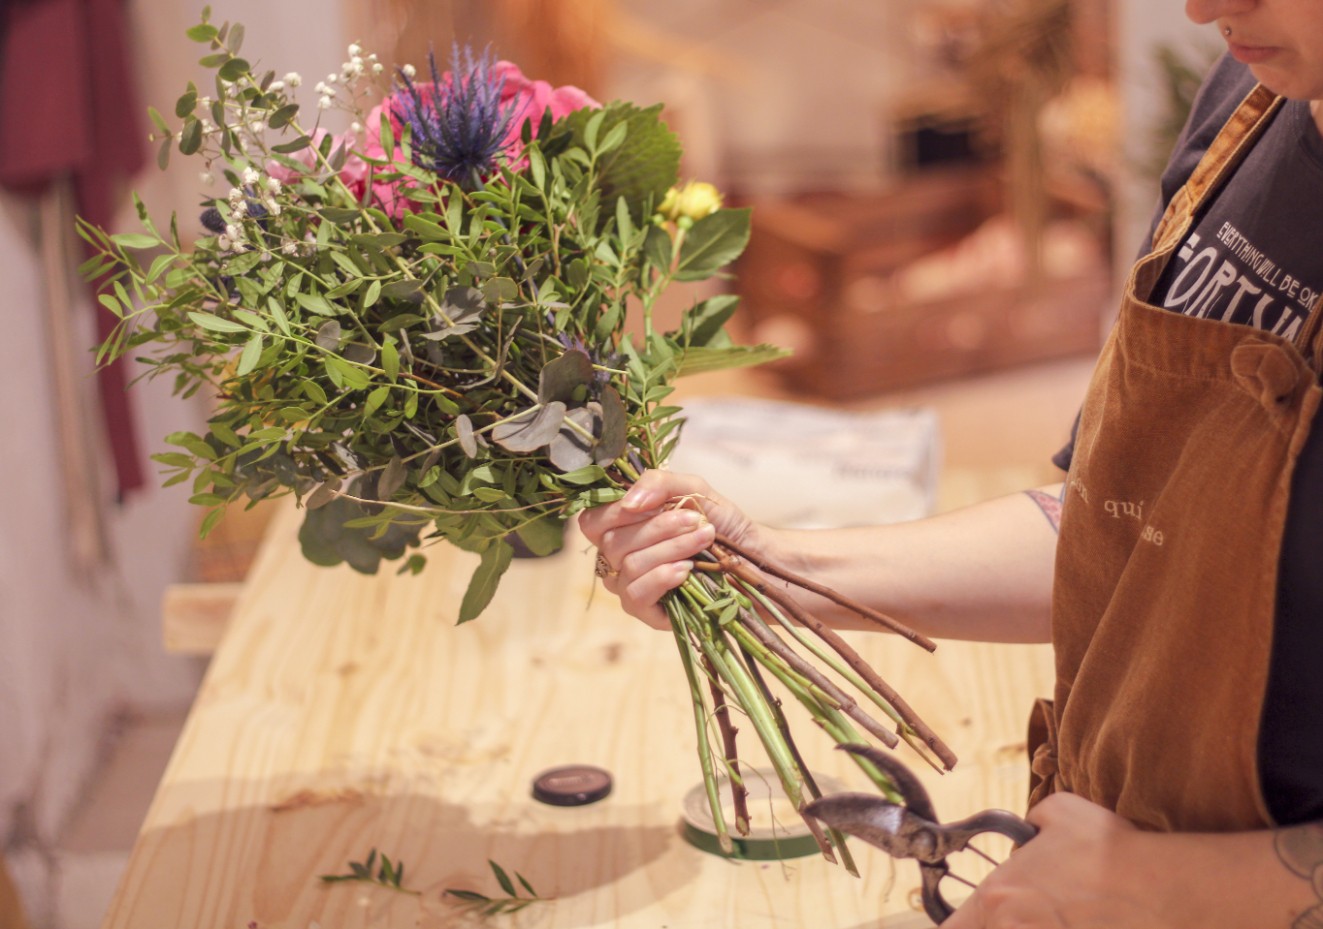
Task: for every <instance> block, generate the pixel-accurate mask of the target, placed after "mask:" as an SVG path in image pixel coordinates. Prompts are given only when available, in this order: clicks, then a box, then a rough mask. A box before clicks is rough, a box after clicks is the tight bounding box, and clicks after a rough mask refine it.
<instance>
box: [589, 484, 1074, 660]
mask: <svg viewBox="0 0 1323 929" xmlns="http://www.w3.org/2000/svg"><path fill="white" fill-rule="evenodd" d="M1058 491H1059V488H1058V487H1052V488H1044V489H1042V491H1041V492H1040V493H1041V496H1040V497H1034V496H1030V495H1027V494H1015V495H1012V496H1009V497H1002V498H998V499H996V500H991V501H988V502H987V503H982V504H979V505H977V506H972V507H968V508H966V509H963V510H959V511H956V512H953V513H948V514H944V515H942V516H938V517H934V518H931V519H924V520H918V521H915V522H911V523H900V524H896V525H888V526H875V527H866V528H857V529H837V530H815V531H787V530H774V529H769V528H767V527H765V526H759V525H758V524H756V523H753V522H752V521H750V520H749V519H748V517H747V516H745V515H744V514H743V513H742V512H740V511H739V510H738V508H736V507H735V506H733V505H732V504H731V503H729V502H728V501H726V500H725V499H724V498H723V497H721V496H720V495H719V494H718V493H717V492H716V491H714V490H713V489H712V488H711V487H709V486H708V485H707V484H706V483H704V482H703V481H702V480H700V479H698V478H694V477H690V476H686V475H678V474H671V473H669V472H661V471H650V472H648V473H647V474H645V475H644V476H643V478H642V479H641V480H640V481H639V483H638V484H637V485H636V486H635V487H634V488H633V490H631V492H630V494H629V495H628V496H626V498H625V499H624V500H622V501H620V502H619V503H615V504H611V505H608V506H604V507H598V508H596V509H594V510H590V511H588V512H586V513H584V514H583V515H582V517H581V518H580V524H581V526H582V527H583V530H584V533H585V535H587V537H588V538H589V540H590V541H592V542H593V543H594V544H595V545H597V546H598V548H599V549H600V550H601V551H602V553H603V554H604V555H605V556H606V558H607V561H608V562H609V563H610V564H611V565H612V566H613V567H614V569H615V570H617V571H619V574H618V575H617V576H614V577H610V578H608V579H606V586H607V588H608V589H610V590H612V591H613V592H615V593H616V594H617V595H619V596H620V599H621V602H622V604H623V605H624V606H625V609H626V610H628V611H629V612H630V613H632V614H633V615H635V616H638V617H639V618H641V619H643V620H644V621H646V622H648V623H649V624H651V625H656V626H664V625H665V618H664V615H663V614H662V612H661V610H660V608H659V607H657V600H658V599H659V598H660V596H661V595H662V594H663V593H664V592H665V591H667V590H669V589H671V588H672V587H675V586H676V585H678V584H679V583H680V582H681V581H682V580H683V579H684V577H685V575H686V574H687V573H688V570H689V568H690V566H691V562H690V561H689V559H691V558H692V557H693V556H694V555H695V554H696V553H697V552H699V551H701V550H702V549H703V548H704V547H706V546H707V545H709V544H711V542H712V539H713V537H714V535H715V534H716V533H720V535H721V536H722V537H724V538H728V539H731V540H732V541H734V542H735V543H736V544H737V545H739V546H740V547H741V548H742V549H744V550H745V551H747V552H748V553H749V554H750V555H751V556H752V557H754V558H755V559H757V558H765V559H769V560H770V561H772V562H774V563H776V564H779V565H781V566H783V567H785V568H788V569H789V570H791V571H792V572H794V573H795V574H799V575H802V576H805V577H809V578H811V579H813V580H815V581H817V582H818V583H820V584H824V585H826V586H828V587H832V588H834V589H836V590H838V591H840V592H841V593H843V594H845V595H846V596H848V597H851V598H853V599H856V600H859V601H861V602H863V603H865V604H868V605H869V606H872V607H874V608H876V609H878V610H881V611H883V612H885V613H889V614H891V615H893V616H895V617H896V618H897V619H900V620H902V621H904V622H906V623H907V624H910V625H912V626H914V627H915V628H916V629H918V630H920V631H921V632H924V633H925V634H927V635H930V636H935V637H941V638H962V639H976V640H984V641H1001V642H1043V641H1047V639H1048V634H1049V611H1050V603H1051V587H1052V570H1053V561H1054V557H1055V551H1056V532H1055V525H1054V523H1053V521H1052V519H1051V518H1049V514H1048V513H1047V512H1046V511H1045V509H1044V506H1043V504H1044V501H1050V500H1053V499H1055V498H1056V496H1057V493H1058ZM678 497H688V498H689V500H691V501H692V502H693V504H694V505H695V506H698V507H701V508H702V512H703V514H704V516H705V517H706V520H707V523H706V524H705V523H704V522H703V519H702V518H700V516H699V515H698V513H697V512H694V511H693V510H686V509H679V510H666V509H665V505H666V504H667V503H668V502H669V501H671V500H673V499H675V498H678ZM802 599H803V601H804V605H805V606H806V607H808V608H809V609H810V610H812V611H813V612H814V613H815V614H816V615H818V616H819V617H820V618H821V619H823V620H825V621H826V622H828V623H831V624H832V625H835V626H837V627H839V628H876V627H875V626H872V625H871V624H870V623H868V621H866V620H860V619H858V618H856V617H854V616H852V615H849V614H847V613H845V612H844V611H842V610H840V609H839V608H837V607H834V606H832V605H831V604H828V603H826V602H825V601H822V600H819V599H817V598H813V597H809V596H804V597H803V598H802Z"/></svg>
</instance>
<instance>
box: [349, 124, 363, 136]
mask: <svg viewBox="0 0 1323 929" xmlns="http://www.w3.org/2000/svg"><path fill="white" fill-rule="evenodd" d="M349 131H350V132H353V133H355V134H357V133H359V132H362V131H363V124H362V123H360V122H353V123H350V124H349Z"/></svg>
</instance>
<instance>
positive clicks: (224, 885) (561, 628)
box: [104, 510, 1051, 929]
mask: <svg viewBox="0 0 1323 929" xmlns="http://www.w3.org/2000/svg"><path fill="white" fill-rule="evenodd" d="M297 524H298V514H297V513H296V512H295V511H293V510H289V511H287V512H284V513H282V514H280V515H279V516H278V517H277V518H276V520H275V522H274V524H273V526H272V529H271V531H270V532H269V534H268V537H267V540H266V542H265V543H264V545H263V548H262V551H261V553H260V555H259V557H258V559H257V563H256V565H255V567H254V570H253V572H252V574H251V575H250V577H249V580H248V581H247V583H246V584H245V586H244V587H243V589H242V592H241V594H240V596H239V599H238V602H237V604H236V605H235V609H234V613H233V615H232V616H231V618H230V622H229V624H228V628H227V630H226V632H225V635H224V638H223V641H222V642H221V644H220V647H219V648H218V650H217V652H216V654H215V656H214V658H213V660H212V663H211V666H210V669H209V671H208V674H207V676H206V679H205V681H204V683H203V686H202V688H201V690H200V693H199V695H198V698H197V700H196V703H195V705H194V707H193V709H192V712H191V714H190V716H189V718H188V721H187V723H186V725H185V728H184V731H183V733H182V735H181V738H180V740H179V743H178V745H177V747H176V750H175V752H174V755H173V757H172V759H171V762H170V764H169V767H168V769H167V771H166V773H165V776H164V778H163V780H162V783H161V785H160V787H159V790H158V792H157V794H156V797H155V800H154V802H153V805H152V807H151V809H150V812H149V813H148V816H147V819H146V822H145V823H144V825H143V828H142V831H141V834H140V837H139V840H138V842H137V845H136V846H135V848H134V851H133V854H132V858H131V861H130V863H129V867H128V869H127V872H126V874H125V877H124V879H123V881H122V883H121V886H120V888H119V891H118V893H117V895H116V897H115V900H114V902H113V904H112V907H111V910H110V912H109V914H108V916H107V918H106V921H105V923H104V925H105V927H106V929H178V927H181V926H187V927H190V929H247V927H249V926H254V925H255V926H257V927H260V929H276V927H280V929H309V927H320V929H333V927H335V929H339V927H346V929H348V927H441V926H462V925H467V924H470V923H471V922H474V920H473V918H472V917H470V916H467V915H465V913H464V912H463V911H462V910H460V909H458V908H457V907H456V906H455V905H454V904H453V903H452V902H450V901H449V899H448V898H446V897H444V896H443V893H442V892H443V891H444V890H445V889H447V888H459V889H469V890H476V891H480V892H483V893H486V894H488V895H491V896H498V895H500V891H499V888H498V887H497V885H496V882H495V880H494V878H493V876H492V874H491V871H490V870H489V868H488V865H487V862H488V860H489V859H490V860H494V861H496V862H497V863H499V864H500V865H501V866H502V867H504V868H505V869H507V870H509V871H512V872H514V871H517V872H519V873H520V874H522V875H524V876H525V877H526V878H527V879H528V880H529V882H530V883H531V884H532V885H533V886H534V888H536V890H537V891H538V892H539V893H540V894H541V895H542V896H543V897H547V898H551V899H550V900H549V901H548V902H545V903H539V904H536V905H534V906H532V907H529V908H528V909H526V910H525V911H523V912H522V913H520V914H517V915H515V916H501V917H497V919H498V920H499V923H494V924H499V925H506V926H511V927H520V929H522V927H539V929H560V927H576V929H582V927H608V926H610V927H648V929H660V927H677V929H678V927H684V929H702V927H709V926H710V927H714V929H715V927H730V926H740V927H762V926H768V927H773V926H776V927H782V926H783V927H787V929H789V927H804V926H813V927H817V929H862V927H866V926H868V927H872V926H878V925H885V926H887V927H893V929H895V927H907V926H918V925H927V921H926V920H925V919H923V918H922V915H921V914H917V915H916V914H915V912H914V908H913V907H914V900H913V894H912V891H913V889H914V888H915V887H916V886H917V884H918V871H917V868H916V867H915V866H914V864H913V863H912V862H904V863H900V864H894V863H893V862H892V861H891V860H890V859H888V858H886V856H884V855H883V854H882V853H880V852H876V851H873V850H871V849H869V848H867V847H866V846H864V845H862V844H861V843H857V842H856V843H853V847H854V852H855V855H856V857H857V860H858V863H859V867H860V871H861V877H859V878H855V877H851V876H850V875H848V874H847V873H846V872H845V871H844V870H843V869H841V868H840V867H837V866H833V865H831V864H828V863H827V862H825V861H823V860H821V859H819V858H816V857H812V858H801V859H796V860H793V861H788V862H736V861H729V860H725V859H722V858H719V857H716V856H714V855H710V854H707V853H705V852H702V851H699V850H697V849H696V848H694V847H692V846H691V845H689V844H688V843H687V842H686V841H685V840H684V839H683V838H682V836H681V835H680V830H679V821H680V806H681V800H682V798H683V796H684V794H685V792H686V791H688V790H689V788H690V787H691V786H693V785H694V784H695V783H697V782H698V781H699V771H698V766H697V762H696V759H695V755H694V750H693V740H694V735H693V726H692V711H691V708H690V706H689V703H688V696H687V689H686V685H685V681H684V676H683V672H682V670H681V666H680V663H679V661H678V659H677V658H676V655H675V651H674V649H675V646H674V643H673V641H672V639H671V638H670V636H669V634H666V633H659V632H655V631H653V630H651V629H648V628H646V627H644V626H643V625H642V624H640V623H637V622H635V621H634V620H632V619H630V618H628V617H627V616H625V615H624V614H623V613H622V612H621V611H620V609H619V607H618V605H617V604H616V602H615V599H614V598H613V597H611V596H610V595H608V594H607V593H606V592H605V591H603V590H600V589H598V590H596V591H594V583H593V580H594V579H593V575H592V558H591V554H592V553H591V551H590V550H589V548H588V546H587V543H586V542H584V541H583V540H582V538H581V537H578V536H577V535H576V536H572V537H571V538H570V539H569V541H568V543H567V545H566V548H565V550H564V551H563V552H561V553H560V554H558V555H555V556H552V557H550V558H545V559H539V560H529V561H517V562H516V563H515V565H514V566H513V567H512V569H511V571H510V573H509V574H508V575H507V576H506V579H505V581H504V582H503V584H502V588H501V590H500V592H499V594H498V596H497V599H496V601H495V602H494V603H493V605H492V606H491V607H490V608H489V610H488V611H487V613H486V614H484V615H483V616H482V617H481V618H480V619H479V620H477V621H476V622H473V623H470V624H466V625H464V626H456V625H455V624H454V619H455V615H456V612H457V608H458V604H459V601H460V598H461V596H462V594H463V591H464V587H465V584H466V583H467V578H468V575H469V573H470V572H471V570H472V568H473V567H474V565H475V564H476V558H474V557H473V556H469V555H466V554H464V553H461V552H457V551H454V550H451V549H449V548H448V547H441V546H437V547H434V548H432V549H430V550H429V562H430V563H429V565H428V568H427V570H425V571H424V572H423V573H422V574H421V575H420V576H418V577H399V576H395V575H393V574H392V573H390V569H389V567H388V568H387V570H386V572H384V573H382V574H380V575H378V576H375V577H365V576H361V575H358V574H355V573H354V572H352V571H350V570H349V569H347V568H337V569H323V568H317V567H314V566H312V565H310V564H308V563H306V562H305V561H304V560H303V559H302V557H301V556H300V554H299V549H298V545H297V541H296V539H295V534H296V531H297ZM851 639H852V641H853V642H854V643H855V644H856V645H857V646H858V647H859V648H860V650H861V651H862V652H863V654H864V655H865V657H866V658H868V659H869V660H870V662H871V663H872V664H873V665H874V666H875V667H877V668H878V669H879V670H880V671H881V673H882V674H883V675H884V677H886V678H887V679H888V680H889V681H890V682H891V683H892V684H894V685H895V686H896V687H897V688H898V689H899V691H900V692H901V693H902V694H903V695H905V697H906V698H907V699H908V700H909V701H910V703H911V704H912V705H913V706H914V707H915V708H916V709H917V710H918V711H919V712H920V713H921V714H923V715H924V716H925V717H926V718H927V719H928V720H929V722H930V723H932V724H933V725H934V727H935V728H936V729H937V731H938V732H939V733H941V734H942V735H943V736H944V737H945V738H946V740H947V741H948V742H949V743H950V744H951V745H952V747H953V748H954V749H955V751H956V752H957V753H958V754H959V756H960V758H961V762H960V764H959V766H958V767H957V769H956V771H955V772H953V773H950V774H947V775H945V776H938V775H936V774H935V773H934V772H931V771H926V773H925V771H924V770H920V769H919V767H918V765H919V762H918V761H917V759H915V758H914V757H913V755H912V753H908V750H907V749H902V751H903V752H906V753H907V756H908V757H907V760H910V761H912V762H913V764H914V766H915V769H916V770H918V771H919V773H920V774H921V775H922V776H923V777H924V778H925V780H926V781H927V783H928V784H929V786H930V789H931V790H932V793H933V797H934V801H935V803H936V806H937V810H938V812H939V814H940V815H941V816H942V817H943V818H956V817H960V816H964V815H966V814H968V813H971V812H974V811H976V810H979V809H983V808H985V807H990V806H992V807H1004V808H1010V809H1016V810H1019V809H1021V808H1022V807H1023V797H1024V793H1025V784H1026V780H1027V761H1026V758H1025V751H1024V735H1023V730H1024V722H1025V719H1026V717H1027V713H1028V710H1029V706H1030V703H1031V702H1032V699H1033V698H1034V697H1036V696H1039V695H1043V694H1047V693H1049V691H1050V685H1051V659H1050V653H1049V652H1048V650H1047V649H1046V648H1044V647H1024V646H1010V647H1006V646H996V647H990V646H981V645H980V646H974V645H968V644H963V643H955V642H944V643H941V644H940V646H939V648H938V651H937V653H936V654H935V655H930V654H928V653H926V652H923V651H921V650H920V649H918V648H916V647H914V646H912V645H910V644H908V643H906V642H903V641H900V640H898V639H895V638H894V637H891V636H889V635H883V634H870V633H862V634H856V635H853V636H851ZM791 724H792V727H793V728H794V730H795V731H796V732H797V734H798V737H799V741H800V743H801V748H802V749H803V751H804V754H805V755H806V756H807V758H808V760H809V763H810V765H811V766H812V767H813V768H814V769H816V770H818V771H820V772H822V773H827V774H831V775H834V776H836V777H837V778H839V779H840V780H842V781H844V782H845V783H846V785H847V786H848V787H850V788H851V789H858V790H866V789H869V788H868V787H867V784H866V782H865V781H864V779H863V778H862V776H861V775H860V774H859V773H858V772H857V771H855V770H853V769H852V768H851V767H850V764H849V762H848V760H847V759H846V758H845V757H844V756H843V755H842V754H841V753H839V752H835V751H833V750H832V748H831V745H830V743H829V741H828V740H827V739H826V737H825V736H822V735H820V734H819V733H818V732H817V731H816V730H815V729H814V727H813V726H812V725H811V724H810V723H809V721H808V720H807V718H806V717H804V716H803V715H802V714H800V713H799V712H798V708H797V707H792V708H791ZM742 744H743V745H744V751H745V753H746V755H748V756H750V757H755V752H756V751H757V747H756V745H755V744H754V743H753V740H752V735H751V730H749V735H746V736H745V737H744V738H743V739H742ZM566 763H587V764H593V765H598V766H600V767H603V768H606V769H607V770H608V771H610V772H611V773H612V775H613V777H614V790H613V792H612V794H611V795H610V796H609V797H608V798H607V799H605V800H603V801H601V802H599V803H597V804H594V805H591V806H588V807H582V808H577V809H570V808H556V807H550V806H546V805H544V804H541V803H539V802H537V801H535V800H533V799H532V797H531V796H530V785H531V782H532V779H533V778H534V776H535V775H536V774H538V773H539V772H540V771H542V770H544V769H546V768H550V767H553V766H556V765H561V764H566ZM757 815H758V811H756V810H755V816H757ZM373 848H376V849H378V850H379V851H380V852H384V853H386V854H387V855H389V856H390V857H391V858H392V859H393V860H397V861H402V862H403V863H404V865H405V874H404V880H403V883H404V886H405V887H407V888H411V889H413V890H416V891H419V892H420V893H419V894H418V895H407V894H402V893H398V892H395V891H391V890H387V889H383V888H378V887H374V886H369V885H363V884H351V883H346V884H335V885H328V884H325V883H323V882H322V881H320V880H319V875H323V874H332V873H340V872H343V871H345V870H346V866H347V863H348V862H349V861H350V860H362V859H363V858H364V857H365V856H366V855H367V854H368V851H369V850H370V849H373ZM987 850H989V851H993V852H994V853H997V854H1000V853H1002V852H1003V851H1004V849H998V848H996V847H995V845H993V844H992V843H989V847H988V849H987ZM965 859H968V860H965ZM959 865H960V869H961V871H962V872H963V873H965V874H966V875H967V876H969V877H972V878H975V879H977V878H978V877H979V876H980V875H981V873H983V871H982V870H981V868H980V865H979V863H978V860H977V859H976V858H975V857H974V856H972V855H967V856H964V857H963V858H962V860H961V861H960V862H959ZM953 895H954V894H953Z"/></svg>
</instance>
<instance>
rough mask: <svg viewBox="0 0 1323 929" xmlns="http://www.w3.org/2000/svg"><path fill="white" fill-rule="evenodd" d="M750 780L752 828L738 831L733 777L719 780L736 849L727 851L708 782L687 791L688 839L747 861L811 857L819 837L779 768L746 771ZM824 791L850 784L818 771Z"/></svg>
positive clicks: (685, 828)
mask: <svg viewBox="0 0 1323 929" xmlns="http://www.w3.org/2000/svg"><path fill="white" fill-rule="evenodd" d="M743 777H744V785H745V787H746V788H747V789H748V791H749V798H748V799H749V802H748V806H749V820H750V823H749V834H748V835H740V834H739V833H738V832H736V831H735V812H734V808H733V806H732V803H731V797H730V783H729V782H728V781H727V780H726V779H725V778H722V779H721V780H720V781H719V788H718V790H719V793H720V796H721V811H722V816H723V817H724V819H725V820H726V826H727V830H728V832H729V833H730V840H731V845H732V849H731V852H730V853H729V854H727V853H726V852H724V851H722V848H721V842H720V840H719V839H718V838H717V827H716V825H715V823H714V822H713V821H712V809H711V807H710V806H709V805H708V801H707V791H706V790H705V789H704V787H703V785H702V784H698V785H696V786H694V787H693V788H692V789H691V790H690V791H689V792H688V793H686V794H685V797H684V810H683V828H682V830H681V831H682V833H683V835H684V837H685V840H686V841H687V842H689V844H690V845H692V846H694V847H695V848H698V849H701V850H702V851H705V852H709V853H710V854H713V855H720V856H721V857H723V858H737V859H740V860H742V861H783V860H786V859H789V858H805V857H807V856H809V855H816V854H817V853H818V842H817V840H816V839H814V838H813V834H812V833H811V832H810V831H809V828H808V826H806V825H805V824H804V820H803V819H802V818H801V817H800V815H799V813H798V812H796V810H795V807H794V806H793V805H792V804H791V802H790V801H789V799H787V798H786V795H785V792H784V791H783V790H782V789H781V782H780V781H779V780H778V779H777V777H776V772H774V771H768V770H763V769H761V768H757V769H754V770H752V771H745V772H744V775H743ZM814 780H815V781H816V782H817V785H818V788H819V789H820V790H821V791H822V792H823V793H824V794H830V793H837V792H839V791H841V790H844V789H845V788H844V787H842V785H841V784H840V782H839V781H837V780H835V779H834V778H830V777H821V776H816V775H815V776H814Z"/></svg>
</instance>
